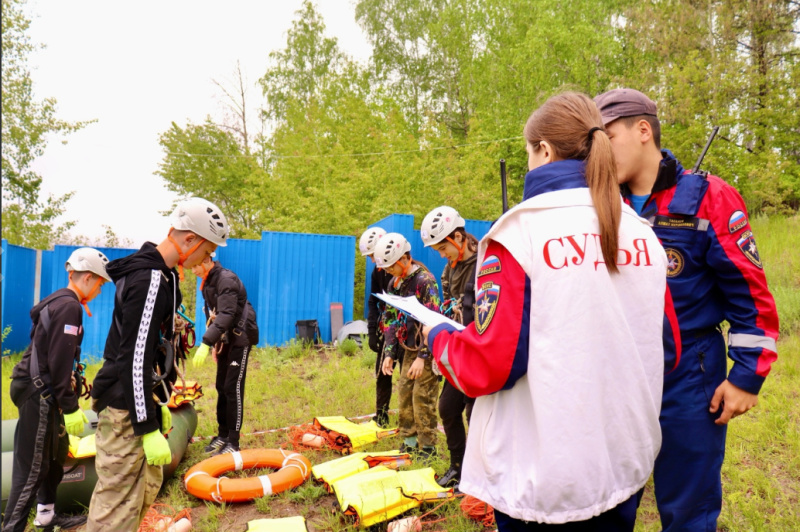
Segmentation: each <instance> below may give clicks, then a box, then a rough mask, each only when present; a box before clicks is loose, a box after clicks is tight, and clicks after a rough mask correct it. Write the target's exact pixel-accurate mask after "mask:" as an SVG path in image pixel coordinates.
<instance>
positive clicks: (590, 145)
mask: <svg viewBox="0 0 800 532" xmlns="http://www.w3.org/2000/svg"><path fill="white" fill-rule="evenodd" d="M595 131H603V128H602V127H593V128H592V129H590V130H589V134H588V135H586V141H587V142H588V143H589V147H590V148H591V147H592V140H594V132H595Z"/></svg>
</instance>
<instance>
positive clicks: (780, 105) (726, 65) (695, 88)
mask: <svg viewBox="0 0 800 532" xmlns="http://www.w3.org/2000/svg"><path fill="white" fill-rule="evenodd" d="M799 15H800V5H798V3H797V2H795V1H792V0H763V1H758V2H751V1H743V0H734V1H725V2H723V1H721V0H715V1H711V2H694V1H691V0H671V1H669V2H642V3H637V4H633V5H632V6H631V7H630V9H629V10H628V11H627V12H626V19H627V24H626V27H625V41H626V43H627V46H626V52H627V53H626V55H627V60H628V62H629V71H628V73H627V74H626V75H625V76H624V77H623V78H622V79H623V82H624V83H626V84H629V85H632V86H634V87H638V88H641V89H642V90H643V91H645V92H647V93H649V94H650V95H651V96H653V98H654V99H655V100H656V102H657V103H658V104H659V115H660V117H661V118H662V121H663V122H664V127H663V138H664V143H665V145H666V146H667V147H669V148H671V149H672V150H673V151H675V153H676V155H677V156H678V157H679V158H681V159H683V161H684V164H685V165H686V166H691V165H692V164H694V161H695V159H696V158H697V156H698V154H699V153H700V151H701V149H702V147H703V145H704V144H705V141H706V137H707V136H708V133H709V132H710V130H711V127H712V126H714V125H719V126H721V130H720V139H721V140H720V141H717V142H716V143H715V144H714V146H713V147H712V149H711V151H710V152H709V155H708V157H707V159H706V162H705V163H704V168H705V169H707V170H709V171H711V172H713V173H718V174H719V175H720V176H721V177H722V178H724V179H725V180H726V181H728V182H730V183H732V184H733V185H735V186H736V187H737V188H738V189H739V190H740V192H741V193H742V195H743V196H744V198H745V200H746V202H747V204H748V208H749V209H750V210H751V211H754V212H759V211H764V212H776V211H785V210H796V209H797V208H798V207H800V115H798V113H797V109H798V107H800V96H799V95H798V93H797V87H798V86H800V46H799V44H800V43H798V39H797V34H798V29H799V28H800V17H799ZM675 28H680V39H676V38H675Z"/></svg>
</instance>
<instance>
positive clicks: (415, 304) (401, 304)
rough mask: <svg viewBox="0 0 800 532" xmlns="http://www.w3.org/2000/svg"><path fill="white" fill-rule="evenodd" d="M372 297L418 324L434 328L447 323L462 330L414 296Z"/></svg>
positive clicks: (384, 294) (458, 324)
mask: <svg viewBox="0 0 800 532" xmlns="http://www.w3.org/2000/svg"><path fill="white" fill-rule="evenodd" d="M373 295H374V296H375V297H377V298H378V299H380V300H382V301H384V302H385V303H386V304H387V305H391V306H393V307H394V308H396V309H398V310H401V311H403V312H405V313H406V314H408V315H409V316H411V317H412V318H414V319H415V320H417V321H418V322H420V323H423V324H425V325H430V326H431V327H435V326H437V325H439V324H442V323H447V324H448V325H452V326H453V327H455V328H456V329H458V330H459V331H461V330H463V329H464V326H463V325H461V324H460V323H458V322H457V321H453V320H451V319H450V318H448V317H447V316H445V315H443V314H439V313H438V312H436V311H433V310H431V309H429V308H428V307H426V306H424V305H423V304H422V303H420V302H419V300H418V299H417V298H416V297H414V296H408V297H400V296H397V295H394V294H387V293H386V292H383V293H381V294H373Z"/></svg>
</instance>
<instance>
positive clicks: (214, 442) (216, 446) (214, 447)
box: [203, 436, 228, 454]
mask: <svg viewBox="0 0 800 532" xmlns="http://www.w3.org/2000/svg"><path fill="white" fill-rule="evenodd" d="M226 443H228V439H227V438H220V437H219V436H214V437H213V438H212V439H211V441H210V442H209V443H208V445H206V446H205V447H204V448H203V452H204V453H206V454H211V453H214V454H216V452H217V451H219V450H220V449H222V448H223V447H224V446H225V444H226Z"/></svg>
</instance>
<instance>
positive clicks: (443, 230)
mask: <svg viewBox="0 0 800 532" xmlns="http://www.w3.org/2000/svg"><path fill="white" fill-rule="evenodd" d="M465 225H466V222H465V221H464V218H462V217H461V216H460V215H459V214H458V211H457V210H455V209H454V208H452V207H448V206H447V205H442V206H441V207H436V208H435V209H433V210H432V211H431V212H429V213H428V214H427V215H426V216H425V219H423V220H422V226H421V227H420V229H419V234H420V236H421V237H422V243H423V244H424V245H425V247H428V246H433V245H436V244H438V243H439V242H441V241H442V240H444V239H445V238H447V237H448V236H450V233H452V232H453V231H455V230H456V229H458V228H459V227H464V226H465Z"/></svg>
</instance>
